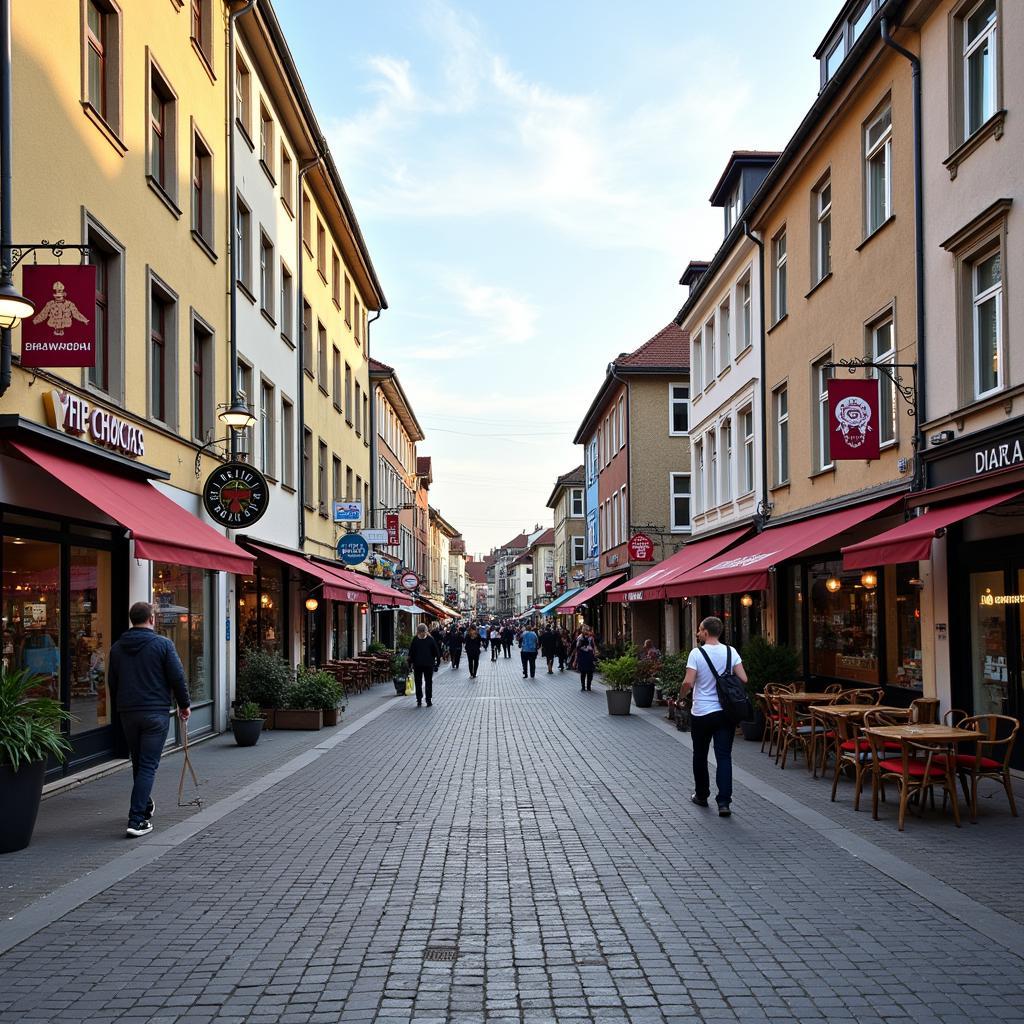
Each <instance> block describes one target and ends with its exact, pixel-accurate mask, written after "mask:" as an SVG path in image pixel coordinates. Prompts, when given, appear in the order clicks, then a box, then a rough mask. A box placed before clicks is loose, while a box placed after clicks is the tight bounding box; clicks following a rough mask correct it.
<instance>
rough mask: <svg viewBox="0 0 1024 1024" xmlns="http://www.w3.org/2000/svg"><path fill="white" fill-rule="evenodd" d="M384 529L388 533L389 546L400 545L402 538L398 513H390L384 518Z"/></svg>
mask: <svg viewBox="0 0 1024 1024" xmlns="http://www.w3.org/2000/svg"><path fill="white" fill-rule="evenodd" d="M384 528H385V529H386V530H387V531H388V545H389V546H391V545H394V544H399V543H400V542H401V537H399V535H398V513H397V512H389V513H388V514H387V515H386V516H385V517H384Z"/></svg>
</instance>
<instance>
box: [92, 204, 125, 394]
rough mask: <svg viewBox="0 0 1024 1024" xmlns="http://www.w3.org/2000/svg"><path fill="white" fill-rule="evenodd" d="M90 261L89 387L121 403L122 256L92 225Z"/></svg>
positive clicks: (122, 348)
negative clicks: (92, 352)
mask: <svg viewBox="0 0 1024 1024" xmlns="http://www.w3.org/2000/svg"><path fill="white" fill-rule="evenodd" d="M86 240H87V242H88V245H89V261H90V262H91V263H92V264H93V265H94V266H95V267H96V314H95V320H94V322H95V325H96V363H95V365H94V366H90V367H89V368H88V370H86V379H87V380H88V382H89V384H91V385H92V386H93V387H94V388H98V389H99V390H100V391H104V392H106V393H107V394H108V395H110V396H111V397H113V398H114V399H115V400H120V398H121V392H122V383H121V381H122V366H123V353H124V318H123V312H124V301H123V297H124V253H123V250H122V249H121V247H120V245H119V244H118V243H117V242H116V241H114V239H113V238H111V237H110V236H109V235H107V234H106V232H104V231H102V229H101V228H100V227H99V226H98V225H96V224H93V223H91V222H90V223H89V224H88V226H87V232H86Z"/></svg>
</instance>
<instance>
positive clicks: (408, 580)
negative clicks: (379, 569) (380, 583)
mask: <svg viewBox="0 0 1024 1024" xmlns="http://www.w3.org/2000/svg"><path fill="white" fill-rule="evenodd" d="M398 583H399V585H400V586H401V587H402V589H403V590H415V589H416V588H417V587H418V586H419V585H420V578H419V576H417V575H416V573H414V572H403V573H402V575H401V576H399V577H398Z"/></svg>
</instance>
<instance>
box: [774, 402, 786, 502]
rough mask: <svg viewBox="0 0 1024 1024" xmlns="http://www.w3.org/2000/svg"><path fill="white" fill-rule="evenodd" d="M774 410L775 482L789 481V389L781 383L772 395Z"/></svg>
mask: <svg viewBox="0 0 1024 1024" xmlns="http://www.w3.org/2000/svg"><path fill="white" fill-rule="evenodd" d="M772 405H773V407H774V412H775V483H776V485H779V484H784V483H788V482H789V391H788V389H787V388H786V387H785V385H783V386H782V387H781V388H778V389H777V390H776V391H775V393H774V394H773V395H772Z"/></svg>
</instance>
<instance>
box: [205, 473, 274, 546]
mask: <svg viewBox="0 0 1024 1024" xmlns="http://www.w3.org/2000/svg"><path fill="white" fill-rule="evenodd" d="M269 504H270V488H269V487H268V486H267V478H266V477H265V476H264V475H263V474H262V473H261V472H260V471H259V470H258V469H254V468H253V467H252V466H250V465H249V464H248V463H245V462H225V463H224V465H223V466H218V467H217V468H216V469H215V470H214V471H213V472H212V473H211V474H210V475H209V476H208V477H207V478H206V483H204V484H203V505H204V506H205V507H206V511H207V512H208V513H209V515H210V518H211V519H213V520H214V521H215V522H218V523H220V525H221V526H228V527H230V528H231V529H233V530H238V529H243V528H245V527H248V526H252V525H253V524H254V523H258V522H259V521H260V520H261V519H262V518H263V516H264V514H265V513H266V511H267V506H268V505H269Z"/></svg>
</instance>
